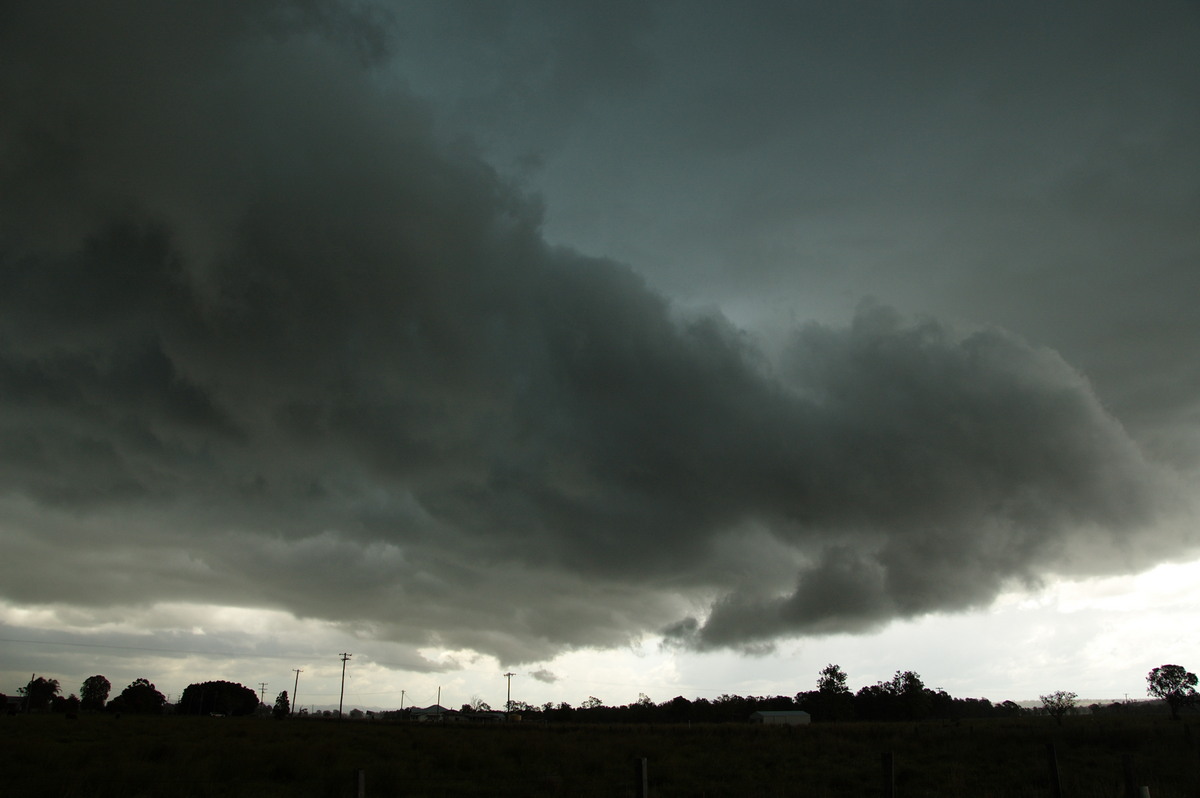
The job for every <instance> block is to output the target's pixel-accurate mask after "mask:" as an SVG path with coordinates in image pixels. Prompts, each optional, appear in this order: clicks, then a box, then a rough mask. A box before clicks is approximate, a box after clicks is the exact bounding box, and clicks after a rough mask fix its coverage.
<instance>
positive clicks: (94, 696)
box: [79, 674, 112, 712]
mask: <svg viewBox="0 0 1200 798" xmlns="http://www.w3.org/2000/svg"><path fill="white" fill-rule="evenodd" d="M111 690H112V683H111V682H109V681H108V679H105V678H104V677H103V676H100V675H99V674H97V675H96V676H89V677H87V678H86V679H84V680H83V685H82V686H81V687H80V688H79V702H80V703H79V705H80V707H81V708H83V709H86V710H89V711H93V712H98V711H99V710H101V709H104V702H105V701H107V700H108V694H109V691H111Z"/></svg>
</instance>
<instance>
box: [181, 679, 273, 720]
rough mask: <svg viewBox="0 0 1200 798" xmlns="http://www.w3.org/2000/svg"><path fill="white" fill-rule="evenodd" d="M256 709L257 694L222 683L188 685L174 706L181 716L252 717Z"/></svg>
mask: <svg viewBox="0 0 1200 798" xmlns="http://www.w3.org/2000/svg"><path fill="white" fill-rule="evenodd" d="M257 709H258V693H256V692H254V691H253V690H251V689H250V688H249V687H246V686H245V685H242V684H237V683H235V682H224V681H218V682H200V683H198V684H189V685H188V686H187V687H185V688H184V690H183V695H181V696H179V702H178V703H177V704H176V705H175V712H176V713H178V714H183V715H253V714H254V712H255V710H257Z"/></svg>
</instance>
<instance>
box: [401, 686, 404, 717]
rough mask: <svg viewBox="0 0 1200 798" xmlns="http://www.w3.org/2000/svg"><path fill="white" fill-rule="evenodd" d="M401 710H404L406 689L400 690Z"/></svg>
mask: <svg viewBox="0 0 1200 798" xmlns="http://www.w3.org/2000/svg"><path fill="white" fill-rule="evenodd" d="M400 711H401V712H403V711H404V691H403V690H401V691H400Z"/></svg>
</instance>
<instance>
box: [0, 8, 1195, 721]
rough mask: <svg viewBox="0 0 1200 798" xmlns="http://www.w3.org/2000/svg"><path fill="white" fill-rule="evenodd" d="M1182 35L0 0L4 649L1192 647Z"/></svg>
mask: <svg viewBox="0 0 1200 798" xmlns="http://www.w3.org/2000/svg"><path fill="white" fill-rule="evenodd" d="M1197 41H1200V7H1198V6H1197V5H1196V4H1195V3H1194V2H1179V3H1171V2H1155V3H1147V4H1136V5H1134V4H1127V3H1107V2H1097V3H1088V4H1078V5H1075V4H1047V3H1040V2H1011V3H1004V4H982V3H961V2H945V3H939V2H901V1H900V0H896V1H895V2H875V3H866V4H856V5H853V6H851V5H847V4H843V3H823V2H811V3H792V2H777V3H771V2H756V3H749V4H748V3H744V2H739V3H734V2H729V3H721V2H706V3H697V2H649V3H646V2H606V3H572V4H563V3H558V2H548V1H547V2H535V1H533V0H530V1H529V2H504V3H499V2H498V3H479V2H470V1H468V0H462V1H461V2H454V1H452V0H439V1H438V2H432V1H431V2H416V3H398V2H396V3H391V2H383V1H382V0H381V1H380V2H371V1H370V0H361V1H359V2H322V1H321V0H295V2H265V1H264V2H244V0H236V1H235V0H228V1H227V2H213V0H205V2H179V3H165V4H164V3H158V2H150V1H149V0H147V1H146V2H140V1H138V0H122V1H121V2H109V3H103V4H96V3H85V2H68V1H66V0H63V1H62V2H45V1H44V0H39V1H38V2H32V1H31V2H9V3H5V4H4V5H3V6H0V109H3V111H2V113H0V410H2V412H0V543H2V544H3V546H2V550H3V555H2V558H0V561H2V562H3V564H4V565H3V568H2V571H3V576H2V577H0V639H2V640H3V641H4V642H3V643H2V644H0V674H2V675H3V677H4V678H5V680H6V681H5V682H4V683H3V684H0V691H4V692H9V693H12V692H15V689H16V688H17V687H18V686H20V685H22V684H23V683H24V681H25V680H27V679H28V674H29V673H30V672H38V673H44V674H46V675H49V676H52V677H56V678H60V679H61V680H62V681H63V683H64V686H65V687H66V688H67V689H68V691H69V690H77V689H78V687H77V685H78V683H79V682H80V681H81V680H82V679H83V678H84V677H86V676H88V675H90V674H91V673H93V672H100V673H105V674H106V675H108V676H109V677H110V679H111V680H112V681H113V682H114V684H116V685H117V687H118V688H120V687H122V686H123V685H124V684H125V683H128V681H131V680H132V679H133V678H136V677H139V676H147V677H149V678H151V680H152V681H156V682H159V683H160V687H163V688H164V689H165V691H174V692H176V693H178V692H179V691H180V690H182V688H183V687H184V686H185V685H186V684H188V683H189V682H191V681H200V680H206V679H218V678H220V679H230V680H233V681H241V682H243V683H246V684H255V685H257V683H258V682H259V681H267V682H269V683H270V684H271V687H270V692H272V693H274V692H276V691H277V690H278V689H285V688H290V687H291V684H292V681H291V679H292V676H293V674H292V669H293V668H300V669H303V670H304V671H305V673H306V674H307V675H306V677H305V679H306V680H307V679H316V680H317V681H316V682H315V683H314V686H313V687H312V688H309V689H311V690H313V691H314V692H315V693H316V694H328V692H329V689H330V688H329V685H331V684H335V682H332V681H329V680H331V679H334V678H335V675H336V672H337V671H338V670H339V669H340V661H339V660H338V659H337V656H336V655H337V652H341V651H349V652H353V653H355V659H354V660H353V662H354V668H355V670H354V672H355V673H356V674H357V676H356V678H357V679H358V680H359V681H358V682H355V683H354V684H355V685H356V687H355V688H354V689H355V690H357V693H356V695H359V696H360V698H359V701H360V703H362V704H370V705H376V706H392V705H398V704H399V700H398V699H399V691H400V690H401V689H404V690H406V691H408V693H410V694H412V695H414V696H415V699H412V700H410V703H412V701H413V700H415V702H416V703H425V704H428V703H432V702H433V700H434V696H435V692H434V691H435V689H436V687H435V686H436V685H452V686H453V689H454V691H455V692H456V695H455V696H451V697H450V698H449V700H447V701H445V702H444V703H448V704H455V703H462V702H464V701H466V700H468V699H469V698H470V697H471V695H473V694H480V695H491V696H493V699H494V698H495V696H499V695H500V693H499V690H500V687H499V683H500V681H501V680H500V679H499V674H500V673H501V672H503V671H505V670H512V671H514V672H517V673H519V674H520V676H521V677H522V679H523V680H524V686H521V687H519V690H521V691H523V692H517V689H515V690H514V692H515V693H516V694H517V695H523V696H525V697H526V700H534V701H536V702H538V703H540V702H541V701H544V700H567V701H570V702H572V703H578V701H580V700H582V699H583V698H585V697H586V696H587V695H589V694H592V695H598V696H600V697H601V698H602V699H604V700H606V701H608V702H610V703H624V702H627V701H631V700H633V699H634V698H636V693H637V692H647V693H648V694H650V695H651V697H652V698H653V699H655V700H660V701H661V700H666V699H668V698H670V697H672V696H673V695H677V694H683V695H686V696H688V697H694V696H696V695H704V694H712V693H721V692H731V693H732V692H737V693H743V694H745V693H753V694H767V693H783V694H791V693H794V692H796V691H798V690H803V689H811V688H812V686H813V684H814V683H815V678H816V671H817V670H818V669H819V668H820V667H821V666H823V665H824V664H825V663H826V662H840V663H841V664H842V665H843V667H846V668H847V670H848V671H849V672H850V677H851V679H850V680H851V683H852V686H853V687H855V688H857V687H859V686H862V684H865V683H869V682H873V681H875V680H877V679H883V678H887V677H888V676H890V674H891V673H892V672H893V671H894V670H897V669H908V668H913V669H917V670H919V671H921V673H922V675H923V676H925V678H926V681H927V683H929V684H931V685H936V686H941V687H945V688H946V689H948V690H950V692H951V693H953V694H955V695H966V694H970V695H982V696H986V697H989V698H993V699H995V700H1001V699H1005V698H1030V697H1033V696H1035V695H1036V694H1037V692H1038V691H1039V690H1041V691H1043V692H1048V691H1049V690H1052V689H1072V690H1075V691H1077V692H1080V693H1081V694H1087V695H1095V696H1097V697H1118V696H1120V695H1122V694H1123V693H1126V692H1128V693H1131V694H1133V695H1141V693H1142V691H1143V690H1144V684H1143V683H1142V682H1141V678H1142V676H1143V675H1144V674H1145V673H1146V671H1148V670H1149V669H1150V668H1152V667H1154V666H1156V665H1159V664H1163V663H1165V662H1174V661H1180V660H1182V664H1184V665H1189V666H1191V667H1193V668H1195V667H1200V644H1198V643H1197V642H1195V641H1194V640H1192V639H1189V637H1188V636H1185V635H1180V634H1179V633H1178V629H1179V625H1180V624H1183V623H1187V624H1191V623H1193V622H1194V617H1195V616H1194V611H1195V609H1196V608H1197V599H1196V598H1195V597H1194V596H1193V593H1192V590H1191V588H1190V586H1191V584H1193V583H1194V582H1193V579H1194V578H1195V576H1196V574H1197V573H1198V572H1200V568H1197V566H1196V565H1195V562H1194V561H1195V560H1196V557H1197V556H1198V551H1197V543H1198V542H1200V540H1198V534H1197V530H1196V524H1195V520H1196V506H1195V505H1196V503H1195V501H1194V499H1193V498H1192V496H1191V491H1190V488H1191V485H1192V484H1194V482H1195V480H1196V477H1197V474H1198V472H1200V468H1198V466H1200V361H1198V360H1197V358H1196V351H1197V344H1198V343H1200V313H1197V312H1196V310H1195V307H1194V304H1195V301H1196V297H1198V296H1200V233H1198V232H1197V231H1198V230H1200V224H1198V223H1200V144H1198V142H1200V49H1198V48H1197V47H1196V42H1197ZM1172 563H1174V564H1177V565H1172ZM1156 567H1157V568H1158V570H1154V571H1151V569H1155V568H1156ZM1147 572H1150V573H1149V575H1146V574H1147ZM1188 657H1191V658H1192V661H1190V662H1189V661H1187V658H1188ZM105 669H107V670H105ZM1072 679H1074V680H1075V681H1071V680H1072ZM321 680H325V681H321ZM517 681H518V683H519V684H520V682H521V679H518V680H517ZM306 684H307V681H306ZM319 685H324V686H319ZM305 689H306V688H305V687H304V686H303V685H302V687H301V701H302V702H303V699H304V692H305ZM322 691H324V693H322ZM489 691H495V692H494V695H493V693H491V692H489ZM334 692H336V690H335V691H334ZM368 696H370V697H368ZM514 697H516V695H514ZM318 703H320V701H318ZM492 703H494V704H495V703H499V701H497V700H492Z"/></svg>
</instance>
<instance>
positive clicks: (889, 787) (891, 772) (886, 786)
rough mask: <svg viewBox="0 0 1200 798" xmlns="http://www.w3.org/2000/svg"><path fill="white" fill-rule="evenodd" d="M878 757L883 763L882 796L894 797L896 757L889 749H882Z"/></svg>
mask: <svg viewBox="0 0 1200 798" xmlns="http://www.w3.org/2000/svg"><path fill="white" fill-rule="evenodd" d="M880 759H881V763H882V765H883V798H895V795H896V758H895V757H894V756H893V755H892V752H891V751H884V752H883V756H882V757H881V758H880Z"/></svg>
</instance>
